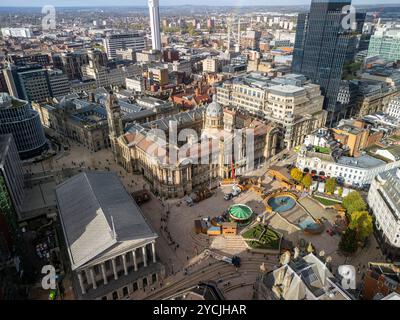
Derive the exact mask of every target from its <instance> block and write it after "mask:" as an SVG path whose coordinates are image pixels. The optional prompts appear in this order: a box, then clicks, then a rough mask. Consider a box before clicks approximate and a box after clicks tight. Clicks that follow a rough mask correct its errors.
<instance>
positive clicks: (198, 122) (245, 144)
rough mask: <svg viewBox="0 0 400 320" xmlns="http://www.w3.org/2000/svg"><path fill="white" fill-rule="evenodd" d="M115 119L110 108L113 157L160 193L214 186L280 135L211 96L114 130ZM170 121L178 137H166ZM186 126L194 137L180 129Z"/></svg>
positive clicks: (256, 159)
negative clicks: (198, 104) (176, 111)
mask: <svg viewBox="0 0 400 320" xmlns="http://www.w3.org/2000/svg"><path fill="white" fill-rule="evenodd" d="M108 101H109V102H110V104H112V108H113V110H116V109H118V102H117V101H116V100H115V99H112V98H111V97H110V98H109V99H108ZM108 109H111V108H110V107H108ZM114 114H116V115H118V112H117V113H114ZM118 122H119V119H118V117H117V118H116V117H113V116H112V115H111V114H110V116H109V126H110V128H111V130H110V141H115V148H114V149H113V150H114V155H115V158H116V160H117V162H118V163H119V164H120V165H122V166H123V167H124V168H125V169H126V170H127V171H128V172H138V173H141V174H142V175H143V176H144V177H145V178H146V179H147V181H148V182H149V184H150V186H151V189H152V191H153V192H154V193H155V194H156V195H159V196H161V197H164V198H182V197H184V196H185V195H190V194H191V193H192V192H193V191H195V190H200V189H204V188H208V189H212V188H215V187H217V186H218V185H219V182H220V180H221V179H230V178H233V177H236V176H239V175H245V174H246V173H247V172H249V171H251V168H254V167H257V166H258V165H260V164H262V163H264V162H265V160H266V159H268V158H270V157H272V156H274V155H275V154H276V153H277V151H278V148H279V145H280V143H279V141H280V137H282V133H281V132H280V131H279V129H278V128H277V127H276V126H275V124H273V123H271V122H268V121H261V120H258V119H255V118H254V117H251V116H249V115H247V114H242V113H240V112H239V111H238V110H232V109H229V108H225V109H224V108H223V107H222V106H221V105H220V104H219V103H218V102H217V101H216V99H215V98H214V101H213V102H212V103H210V104H209V105H208V106H207V107H205V108H204V107H202V108H197V109H194V110H191V111H188V112H182V113H179V114H176V115H173V116H170V117H166V118H163V119H159V120H156V121H151V122H148V123H144V124H137V123H136V124H132V125H131V126H130V127H129V128H125V129H127V130H125V131H126V132H125V133H124V132H119V135H118V136H116V130H112V128H113V127H118ZM172 126H175V127H176V133H177V136H178V137H180V138H182V139H179V138H178V139H177V141H174V140H173V139H170V135H171V134H170V129H171V127H172ZM185 129H186V130H189V131H186V133H188V132H191V133H192V134H193V135H194V136H196V139H191V138H192V136H190V135H189V136H188V135H186V134H183V133H184V131H185ZM248 132H250V133H251V135H252V138H251V139H252V141H249V139H250V138H249V137H250V135H248V134H247V133H248ZM182 135H183V137H181V136H182ZM212 151H213V152H212ZM174 152H175V153H176V154H178V155H177V156H176V158H174V157H173V155H172V153H174ZM250 153H251V154H252V157H250V156H249V155H250Z"/></svg>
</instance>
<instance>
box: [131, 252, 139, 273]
mask: <svg viewBox="0 0 400 320" xmlns="http://www.w3.org/2000/svg"><path fill="white" fill-rule="evenodd" d="M132 256H133V267H134V268H135V271H138V267H137V261H136V250H133V251H132Z"/></svg>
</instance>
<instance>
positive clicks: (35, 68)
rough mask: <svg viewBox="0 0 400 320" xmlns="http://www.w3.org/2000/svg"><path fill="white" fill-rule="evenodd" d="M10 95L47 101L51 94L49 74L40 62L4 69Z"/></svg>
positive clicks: (29, 99)
mask: <svg viewBox="0 0 400 320" xmlns="http://www.w3.org/2000/svg"><path fill="white" fill-rule="evenodd" d="M3 72H4V77H5V80H6V83H7V87H8V92H9V93H10V95H12V96H14V97H16V98H19V99H22V100H27V101H29V102H31V101H36V102H45V101H46V100H47V99H49V98H50V97H51V96H52V94H51V88H50V82H49V75H48V71H47V70H46V69H43V67H42V66H41V65H39V64H37V65H36V64H35V65H30V66H24V67H16V66H14V65H10V66H9V67H8V68H7V69H5V70H3Z"/></svg>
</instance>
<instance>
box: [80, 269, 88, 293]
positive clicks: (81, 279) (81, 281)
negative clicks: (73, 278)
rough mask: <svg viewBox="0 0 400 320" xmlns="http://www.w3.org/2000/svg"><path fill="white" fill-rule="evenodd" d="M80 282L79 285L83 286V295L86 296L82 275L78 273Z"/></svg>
mask: <svg viewBox="0 0 400 320" xmlns="http://www.w3.org/2000/svg"><path fill="white" fill-rule="evenodd" d="M78 280H79V285H80V286H81V291H82V294H86V289H85V285H84V284H83V277H82V273H80V272H78Z"/></svg>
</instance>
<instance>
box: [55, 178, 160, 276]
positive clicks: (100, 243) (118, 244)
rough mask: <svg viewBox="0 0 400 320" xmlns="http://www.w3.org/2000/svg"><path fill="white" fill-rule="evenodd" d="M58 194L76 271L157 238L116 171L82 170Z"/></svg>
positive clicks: (68, 244) (61, 185)
mask: <svg viewBox="0 0 400 320" xmlns="http://www.w3.org/2000/svg"><path fill="white" fill-rule="evenodd" d="M56 195H57V203H58V208H59V214H60V220H61V224H62V228H63V231H64V236H65V240H66V244H67V248H68V252H69V256H70V259H71V265H72V269H73V270H75V269H77V268H79V267H81V266H83V265H85V264H87V263H89V262H92V261H96V260H100V261H101V260H102V258H105V257H108V258H109V257H112V256H114V255H115V254H117V253H119V252H124V251H126V250H130V249H133V248H135V247H139V246H142V245H143V244H145V243H148V242H150V241H152V240H154V239H156V238H157V234H156V233H155V232H154V231H153V230H152V229H151V228H150V226H149V225H148V224H147V222H146V221H145V219H144V217H143V215H142V212H141V210H140V208H139V207H138V206H137V204H136V203H135V202H134V200H133V199H132V198H131V196H130V195H129V194H128V193H127V191H126V190H125V188H124V186H123V185H122V183H121V181H120V180H119V178H118V176H117V175H116V174H115V173H111V172H86V173H81V174H79V175H76V176H74V177H72V178H71V179H69V180H67V181H65V182H64V183H62V184H60V185H59V186H57V188H56Z"/></svg>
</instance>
